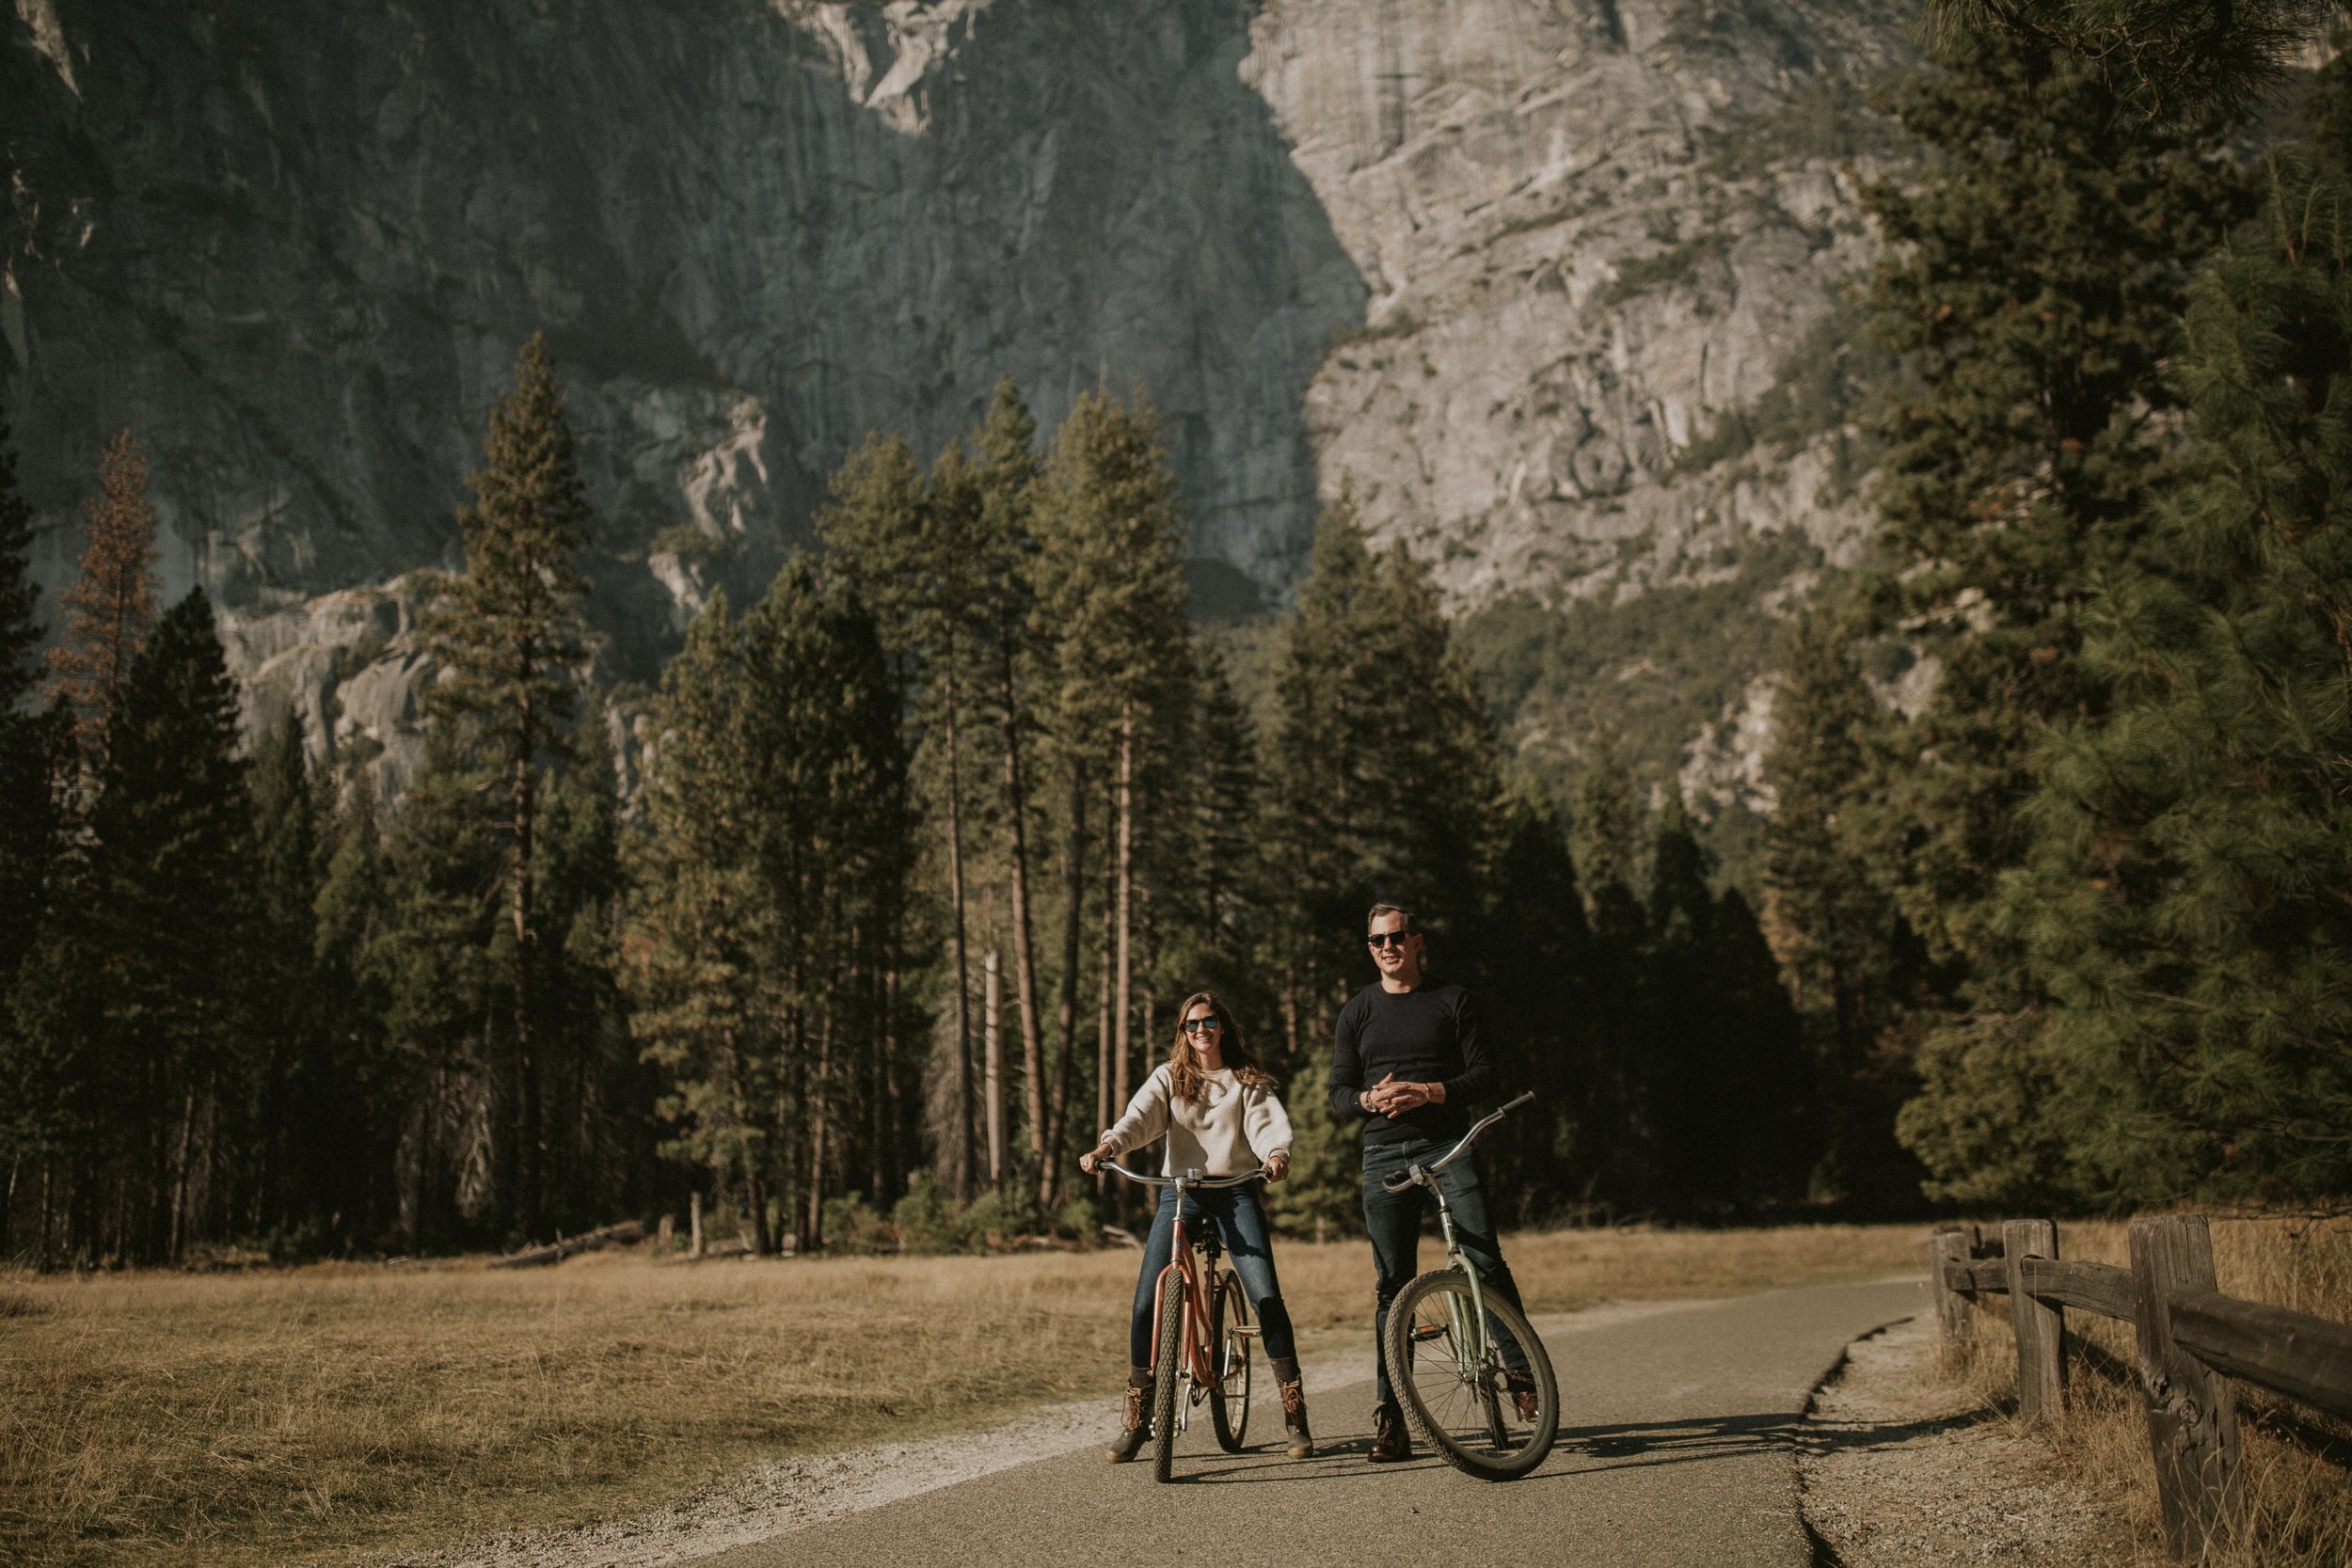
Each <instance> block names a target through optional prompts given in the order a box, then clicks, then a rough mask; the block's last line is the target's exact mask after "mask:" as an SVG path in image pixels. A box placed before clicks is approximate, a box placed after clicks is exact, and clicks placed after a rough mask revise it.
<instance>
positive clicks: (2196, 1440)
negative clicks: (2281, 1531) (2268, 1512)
mask: <svg viewBox="0 0 2352 1568" xmlns="http://www.w3.org/2000/svg"><path fill="white" fill-rule="evenodd" d="M2132 1285H2133V1289H2134V1294H2135V1296H2136V1297H2137V1299H2136V1301H2135V1302H2134V1304H2133V1305H2134V1307H2135V1312H2134V1316H2133V1325H2134V1327H2135V1328H2136V1329H2137V1334H2138V1340H2139V1382H2140V1389H2141V1392H2142V1393H2144V1394H2145V1395H2146V1396H2147V1400H2148V1441H2149V1445H2150V1447H2152V1448H2153V1449H2154V1450H2155V1458H2156V1496H2157V1499H2158V1500H2159V1501H2160V1502H2161V1503H2162V1505H2163V1509H2164V1542H2165V1545H2166V1547H2167V1549H2169V1551H2170V1553H2171V1554H2172V1556H2173V1557H2174V1558H2175V1559H2176V1560H2198V1559H2201V1558H2202V1557H2203V1556H2204V1554H2205V1551H2206V1548H2207V1546H2208V1544H2215V1545H2218V1544H2223V1543H2226V1542H2227V1541H2229V1540H2230V1539H2231V1538H2232V1537H2233V1535H2234V1534H2235V1533H2236V1532H2237V1530H2238V1528H2239V1526H2240V1525H2241V1524H2242V1523H2243V1522H2244V1520H2245V1517H2246V1492H2245V1484H2244V1480H2243V1478H2242V1477H2241V1475H2240V1474H2239V1468H2238V1433H2237V1397H2236V1395H2235V1394H2234V1393H2233V1391H2232V1389H2231V1386H2230V1380H2229V1379H2228V1378H2226V1377H2223V1376H2221V1375H2220V1374H2219V1373H2217V1372H2216V1371H2214V1370H2212V1369H2211V1368H2209V1367H2207V1366H2206V1365H2205V1364H2204V1363H2203V1362H2201V1361H2200V1360H2198V1359H2197V1357H2196V1356H2194V1355H2192V1354H2189V1353H2188V1352H2187V1351H2185V1350H2183V1349H2182V1348H2181V1347H2180V1346H2179V1345H2178V1344H2176V1343H2175V1342H2174V1341H2173V1338H2172V1298H2173V1297H2174V1296H2176V1295H2180V1294H2184V1293H2185V1292H2187V1291H2210V1290H2213V1289H2214V1288H2215V1281H2214V1274H2213V1236H2212V1233H2211V1232H2210V1231H2209V1230H2208V1229H2207V1228H2206V1225H2205V1219H2204V1216H2203V1215H2201V1214H2166V1215H2161V1216H2157V1217H2153V1218H2149V1219H2139V1220H2134V1221H2133V1222H2132Z"/></svg>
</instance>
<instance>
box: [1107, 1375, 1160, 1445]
mask: <svg viewBox="0 0 2352 1568" xmlns="http://www.w3.org/2000/svg"><path fill="white" fill-rule="evenodd" d="M1151 1435H1152V1369H1151V1368H1149V1367H1136V1368H1134V1369H1132V1370H1129V1372H1128V1373H1127V1413H1126V1415H1125V1417H1124V1418H1122V1419H1121V1420H1120V1427H1119V1435H1118V1436H1116V1437H1114V1438H1112V1439H1111V1447H1110V1461H1111V1463H1112V1464H1114V1465H1124V1464H1126V1463H1127V1461H1129V1460H1131V1459H1133V1458H1135V1456H1136V1453H1137V1452H1138V1451H1139V1450H1140V1449H1142V1448H1143V1440H1144V1439H1145V1438H1147V1437H1149V1436H1151Z"/></svg>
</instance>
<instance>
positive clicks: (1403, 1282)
mask: <svg viewBox="0 0 2352 1568" xmlns="http://www.w3.org/2000/svg"><path fill="white" fill-rule="evenodd" d="M1453 1147H1454V1140H1453V1139H1451V1138H1447V1139H1438V1138H1400V1139H1398V1140H1397V1141H1396V1142H1394V1143H1367V1144H1365V1145H1364V1229H1365V1231H1366V1232H1367V1233H1369V1234H1370V1236H1371V1237H1372V1263H1373V1269H1374V1271H1375V1289H1376V1291H1377V1297H1376V1305H1375V1307H1374V1311H1373V1319H1372V1353H1373V1354H1374V1356H1375V1357H1380V1358H1382V1359H1381V1360H1380V1371H1379V1376H1378V1379H1377V1381H1376V1383H1375V1390H1374V1391H1375V1397H1376V1398H1377V1399H1378V1400H1379V1402H1381V1403H1382V1404H1389V1403H1392V1402H1394V1401H1395V1399H1396V1391H1395V1390H1394V1389H1393V1388H1391V1386H1389V1368H1388V1363H1387V1361H1386V1359H1385V1354H1384V1352H1383V1351H1382V1349H1381V1346H1382V1343H1383V1341H1384V1339H1385V1337H1386V1335H1387V1332H1388V1326H1389V1304H1390V1303H1391V1302H1392V1301H1394V1300H1395V1299H1396V1296H1397V1292H1398V1291H1402V1290H1404V1289H1405V1287H1406V1286H1407V1285H1409V1284H1411V1283H1412V1282H1413V1275H1416V1274H1418V1273H1419V1272H1420V1270H1421V1221H1422V1212H1423V1210H1424V1209H1427V1210H1433V1211H1434V1210H1435V1208H1436V1206H1437V1204H1436V1200H1435V1199H1434V1198H1432V1197H1431V1196H1429V1195H1428V1194H1427V1193H1426V1192H1425V1191H1424V1190H1423V1189H1422V1188H1420V1187H1407V1188H1406V1189H1405V1190H1404V1191H1403V1192H1401V1193H1391V1192H1390V1191H1388V1190H1387V1189H1386V1188H1384V1187H1382V1186H1381V1185H1380V1183H1381V1180H1382V1179H1383V1178H1385V1177H1388V1176H1390V1175H1391V1174H1392V1173H1394V1172H1396V1171H1401V1170H1403V1169H1405V1168H1406V1166H1408V1165H1425V1164H1429V1163H1430V1162H1431V1161H1433V1160H1436V1159H1437V1158H1438V1156H1440V1155H1442V1154H1443V1153H1445V1151H1446V1150H1447V1149H1449V1148H1453ZM1438 1186H1440V1187H1442V1188H1443V1189H1445V1201H1446V1207H1447V1208H1448V1209H1450V1210H1452V1211H1453V1212H1454V1241H1455V1242H1457V1243H1460V1245H1461V1248H1462V1256H1463V1257H1464V1258H1465V1259H1469V1261H1470V1267H1471V1268H1473V1269H1476V1270H1477V1271H1478V1280H1479V1287H1480V1289H1481V1290H1483V1291H1486V1293H1488V1294H1490V1295H1492V1296H1494V1297H1495V1298H1496V1299H1497V1300H1500V1301H1506V1302H1509V1303H1510V1304H1511V1305H1512V1306H1513V1307H1518V1305H1519V1287H1518V1281H1517V1280H1514V1279H1513V1278H1512V1277H1511V1267H1510V1265H1509V1264H1507V1263H1505V1262H1504V1261H1503V1260H1502V1248H1501V1247H1500V1246H1498V1245H1497V1244H1496V1243H1495V1228H1494V1225H1493V1223H1492V1222H1491V1221H1490V1220H1488V1219H1487V1217H1486V1194H1485V1193H1484V1192H1483V1191H1481V1190H1480V1188H1479V1185H1478V1167H1477V1163H1476V1157H1475V1156H1474V1155H1468V1154H1466V1155H1464V1156H1463V1157H1462V1158H1461V1159H1459V1160H1456V1161H1454V1164H1450V1165H1448V1166H1446V1168H1445V1169H1443V1170H1441V1171H1439V1172H1438ZM1521 1310H1522V1311H1523V1310H1524V1308H1522V1309H1521ZM1488 1322H1489V1323H1492V1325H1493V1328H1494V1332H1495V1348H1496V1349H1497V1350H1499V1351H1501V1352H1502V1364H1503V1365H1504V1366H1505V1367H1508V1368H1510V1369H1511V1370H1514V1371H1525V1370H1527V1353H1526V1352H1524V1351H1522V1350H1520V1349H1519V1342H1518V1340H1517V1339H1515V1338H1512V1337H1511V1335H1510V1333H1509V1331H1507V1330H1505V1329H1504V1328H1503V1327H1502V1323H1498V1322H1495V1321H1494V1319H1493V1315H1492V1314H1491V1313H1489V1314H1488Z"/></svg>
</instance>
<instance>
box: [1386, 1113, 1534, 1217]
mask: <svg viewBox="0 0 2352 1568" xmlns="http://www.w3.org/2000/svg"><path fill="white" fill-rule="evenodd" d="M1534 1098H1535V1091H1534V1090H1533V1089H1530V1090H1528V1091H1527V1092H1526V1093H1525V1094H1522V1095H1520V1096H1519V1097H1518V1099H1517V1100H1514V1101H1509V1102H1508V1103H1505V1104H1502V1105H1498V1106H1496V1107H1495V1108H1494V1109H1493V1110H1492V1111H1489V1112H1488V1113H1487V1114H1486V1117H1485V1118H1484V1119H1482V1120H1481V1121H1480V1122H1479V1123H1478V1125H1477V1126H1475V1127H1473V1128H1471V1129H1470V1131H1469V1132H1465V1133H1463V1134H1462V1141H1461V1142H1460V1143H1458V1144H1455V1145H1454V1147H1453V1148H1450V1149H1448V1150H1446V1152H1445V1157H1444V1158H1443V1159H1441V1160H1438V1161H1436V1162H1434V1163H1432V1164H1426V1165H1415V1166H1413V1167H1412V1168H1411V1169H1409V1170H1401V1171H1398V1172H1396V1173H1395V1174H1393V1175H1391V1176H1384V1177H1382V1178H1381V1179H1380V1187H1381V1190H1382V1191H1383V1192H1391V1193H1401V1192H1403V1191H1404V1190H1405V1189H1406V1188H1407V1187H1410V1186H1412V1185H1414V1184H1415V1183H1416V1182H1419V1181H1422V1180H1425V1179H1426V1178H1429V1177H1432V1176H1435V1175H1437V1174H1438V1172H1439V1171H1441V1170H1443V1169H1445V1168H1446V1166H1448V1165H1450V1164H1454V1161H1456V1160H1458V1159H1460V1158H1461V1157H1462V1156H1463V1154H1464V1153H1466V1152H1467V1151H1468V1150H1469V1148H1470V1145H1472V1144H1474V1143H1476V1142H1477V1141H1478V1134H1479V1133H1481V1132H1485V1131H1486V1129H1487V1128H1489V1127H1492V1126H1493V1125H1494V1124H1495V1123H1496V1122H1499V1121H1501V1120H1502V1118H1503V1117H1506V1116H1508V1115H1510V1114H1511V1113H1512V1112H1513V1111H1516V1110H1518V1108H1519V1107H1520V1106H1522V1105H1524V1104H1526V1103H1527V1102H1528V1101H1531V1100H1533V1099H1534Z"/></svg>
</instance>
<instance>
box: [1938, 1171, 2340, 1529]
mask: <svg viewBox="0 0 2352 1568" xmlns="http://www.w3.org/2000/svg"><path fill="white" fill-rule="evenodd" d="M1929 1257H1930V1263H1929V1271H1928V1278H1929V1282H1930V1285H1931V1288H1932V1290H1933V1291H1934V1292H1935V1309H1936V1322H1937V1324H1938V1326H1939V1327H1940V1329H1941V1331H1942V1332H1943V1334H1944V1336H1945V1338H1947V1339H1949V1338H1952V1337H1954V1336H1956V1335H1960V1334H1963V1333H1965V1332H1966V1328H1967V1320H1966V1313H1967V1311H1968V1307H1969V1304H1970V1303H1972V1302H1975V1303H1978V1304H1979V1305H1983V1302H1982V1298H1983V1297H1985V1296H1987V1295H1993V1294H2005V1295H2007V1296H2008V1297H2009V1317H2010V1326H2011V1327H2012V1328H2014V1329H2015V1331H2016V1337H2017V1411H2018V1415H2019V1416H2020V1417H2021V1418H2023V1419H2025V1420H2026V1421H2028V1422H2038V1421H2044V1420H2048V1419H2050V1418H2052V1417H2055V1416H2056V1415H2057V1414H2058V1412H2059V1411H2061V1410H2063V1409H2064V1408H2065V1405H2066V1354H2065V1340H2066V1312H2067V1309H2068V1308H2070V1307H2071V1308H2073V1309H2074V1310H2075V1311H2078V1312H2095V1313H2097V1314H2098V1315H2099V1316H2101V1317H2103V1318H2120V1319H2122V1321H2123V1322H2125V1323H2130V1324H2131V1325H2132V1330H2133V1334H2134V1337H2135V1339H2136V1340H2137V1357H2136V1361H2137V1367H2136V1370H2137V1373H2138V1379H2139V1386H2140V1393H2141V1395H2142V1396H2143V1397H2144V1399H2145V1400H2146V1402H2147V1407H2148V1439H2149V1443H2150V1445H2151V1446H2152V1447H2153V1449H2154V1450H2155V1462H2156V1493H2157V1496H2158V1497H2159V1499H2160V1501H2161V1503H2162V1505H2163V1510H2164V1538H2165V1544H2166V1546H2167V1547H2168V1548H2169V1550H2170V1552H2171V1554H2172V1556H2173V1557H2175V1558H2179V1559H2186V1560H2194V1559H2197V1558H2200V1557H2201V1556H2202V1555H2203V1554H2204V1552H2205V1548H2206V1546H2207V1544H2209V1543H2210V1544H2215V1545H2219V1544H2223V1543H2224V1542H2227V1541H2229V1540H2231V1539H2232V1538H2233V1537H2234V1536H2235V1535H2236V1534H2237V1533H2238V1531H2239V1530H2240V1529H2241V1528H2243V1526H2244V1524H2245V1518H2246V1493H2245V1486H2244V1481H2243V1480H2242V1478H2241V1475H2240V1461H2239V1454H2238V1431H2237V1395H2236V1391H2235V1388H2234V1386H2233V1381H2232V1380H2233V1379H2235V1380H2237V1381H2239V1382H2245V1383H2251V1384H2253V1385H2255V1386H2258V1387H2262V1388H2267V1389H2269V1390H2270V1391H2271V1392H2272V1393H2274V1394H2283V1395H2285V1396H2286V1397H2287V1398H2289V1399H2292V1400H2297V1401H2300V1402H2303V1403H2305V1404H2310V1405H2315V1406H2317V1407H2318V1408H2319V1409H2321V1410H2325V1411H2328V1412H2329V1413H2331V1414H2333V1415H2336V1416H2343V1417H2352V1325H2347V1324H2344V1323H2336V1322H2333V1321H2332V1320H2330V1319H2327V1318H2315V1317H2312V1315H2310V1314H2309V1313H2305V1312H2290V1311H2288V1310H2286V1309H2285V1308H2283V1307H2268V1306H2265V1305H2263V1304H2262V1303H2260V1302H2251V1301H2239V1300H2236V1299H2235V1298H2233V1297H2230V1296H2225V1295H2223V1294H2221V1293H2220V1291H2218V1290H2217V1289H2216V1288H2215V1280H2214V1272H2213V1238H2212V1234H2211V1232H2210V1230H2209V1229H2208V1228H2207V1226H2206V1223H2205V1220H2204V1218H2203V1216H2201V1215H2195V1214H2168V1215H2163V1216H2160V1217H2155V1218H2150V1219H2141V1220H2135V1221H2134V1222H2132V1227H2131V1257H2132V1263H2131V1267H2129V1268H2127V1269H2123V1268H2117V1267H2115V1266H2114V1265H2113V1264H2111V1263H2074V1262H2067V1261H2064V1260H2062V1259H2060V1258H2059V1257H2058V1227H2057V1225H2056V1224H2054V1223H2053V1222H2051V1221H2049V1220H2010V1221H2009V1222H2008V1223H2007V1224H2005V1225H2003V1226H2002V1227H2000V1231H1999V1234H1998V1235H1994V1234H1993V1233H1992V1231H1991V1229H1990V1227H1986V1228H1983V1229H1979V1227H1976V1226H1958V1227H1945V1228H1944V1229H1941V1230H1938V1231H1937V1232H1936V1233H1935V1237H1934V1240H1933V1241H1931V1243H1929Z"/></svg>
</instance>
